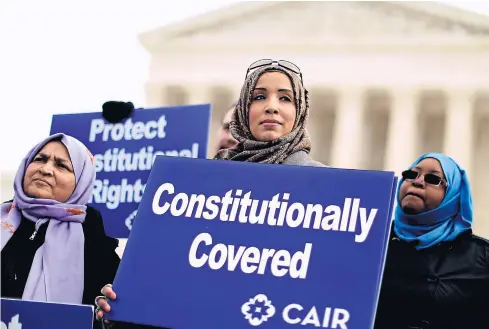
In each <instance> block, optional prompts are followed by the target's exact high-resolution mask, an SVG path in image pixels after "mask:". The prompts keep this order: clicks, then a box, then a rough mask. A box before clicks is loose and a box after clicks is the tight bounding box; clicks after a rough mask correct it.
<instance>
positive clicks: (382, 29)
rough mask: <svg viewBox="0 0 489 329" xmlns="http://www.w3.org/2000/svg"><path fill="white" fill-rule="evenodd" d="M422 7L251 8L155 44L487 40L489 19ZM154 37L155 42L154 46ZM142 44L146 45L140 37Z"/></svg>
mask: <svg viewBox="0 0 489 329" xmlns="http://www.w3.org/2000/svg"><path fill="white" fill-rule="evenodd" d="M421 4H422V6H421V5H420V4H415V5H413V4H408V3H404V2H380V1H314V2H312V1H311V2H307V1H303V2H302V1H293V2H272V3H268V5H263V6H260V5H254V6H255V7H254V10H248V11H243V14H241V15H240V14H239V13H234V14H233V15H229V16H232V17H226V15H225V13H224V12H223V16H221V17H220V19H218V16H216V17H214V18H213V20H209V19H208V20H207V22H206V24H200V26H199V24H198V22H194V25H192V23H190V22H189V24H188V25H187V27H185V25H184V24H182V25H181V26H180V28H170V29H168V30H167V31H165V29H162V30H161V32H162V33H161V34H160V35H159V37H157V39H159V41H160V42H163V41H165V42H171V41H176V42H178V43H180V42H184V43H194V44H201V43H220V42H224V41H226V40H227V41H234V42H246V43H248V44H250V45H252V44H253V42H256V43H257V44H264V43H270V44H274V43H280V44H282V43H284V42H285V43H290V44H293V43H294V42H295V41H297V40H298V39H299V38H300V39H311V40H312V39H314V40H321V39H324V40H325V41H326V40H330V39H338V38H342V39H345V40H349V39H350V40H351V41H355V39H364V38H392V37H406V38H410V37H415V38H422V37H428V38H432V37H442V38H447V37H454V38H461V37H462V38H463V37H487V38H489V17H488V18H487V21H485V20H484V18H485V16H481V15H477V14H472V13H468V12H465V11H460V10H458V9H455V11H454V9H453V8H448V7H447V6H443V5H441V6H440V5H438V7H436V6H435V7H433V6H432V4H430V3H429V2H422V3H421ZM425 5H426V6H425ZM235 6H240V4H237V5H235ZM241 6H243V5H241ZM424 8H427V10H424ZM437 8H438V9H439V10H438V11H437V10H436V9H437ZM428 9H429V10H428ZM217 14H218V13H217ZM214 15H216V14H214ZM464 15H465V16H464ZM470 15H476V17H477V19H470V18H474V17H468V16H470ZM154 37H156V36H155V35H153V41H156V40H154ZM236 38H239V40H236ZM142 39H143V43H144V36H143V38H142ZM163 39H164V40H163Z"/></svg>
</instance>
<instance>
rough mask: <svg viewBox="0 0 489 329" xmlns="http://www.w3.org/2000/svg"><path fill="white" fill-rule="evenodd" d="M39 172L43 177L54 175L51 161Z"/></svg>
mask: <svg viewBox="0 0 489 329" xmlns="http://www.w3.org/2000/svg"><path fill="white" fill-rule="evenodd" d="M39 172H40V173H41V174H43V175H52V174H53V165H52V164H51V161H48V162H46V163H45V164H43V165H42V166H41V168H39Z"/></svg>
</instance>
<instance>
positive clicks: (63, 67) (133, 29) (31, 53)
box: [0, 0, 489, 172]
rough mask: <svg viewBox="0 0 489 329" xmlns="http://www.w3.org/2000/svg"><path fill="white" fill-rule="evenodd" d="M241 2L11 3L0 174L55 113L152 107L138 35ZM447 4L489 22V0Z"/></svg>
mask: <svg viewBox="0 0 489 329" xmlns="http://www.w3.org/2000/svg"><path fill="white" fill-rule="evenodd" d="M234 2H236V1H230V0H227V1H224V0H221V1H212V0H205V1H168V2H167V5H165V4H164V1H163V0H137V1H136V0H131V1H128V0H64V1H60V0H58V1H55V0H42V1H39V0H28V1H27V0H3V1H2V2H1V4H0V44H1V48H0V49H1V52H0V95H1V96H0V99H1V101H2V109H1V111H2V112H1V114H2V121H1V122H2V128H1V129H0V141H1V144H0V147H1V149H0V152H1V153H0V154H2V159H1V161H0V170H2V172H4V171H12V170H16V169H17V167H18V165H19V162H20V161H21V159H22V157H23V156H24V154H25V153H26V152H27V151H28V149H29V148H30V147H31V146H32V145H33V143H36V142H37V141H39V140H41V139H43V138H45V137H46V135H47V134H48V133H49V127H50V123H51V116H52V115H53V114H55V113H69V112H92V111H97V110H100V107H101V104H102V103H103V102H104V101H106V100H111V99H117V100H131V101H133V102H134V103H135V104H136V105H144V103H145V99H144V92H143V83H144V82H145V80H146V75H147V66H148V60H149V56H148V54H147V53H146V52H145V50H144V49H143V48H142V47H141V46H140V45H139V43H138V41H137V35H138V34H139V33H141V32H143V31H146V30H148V29H151V28H154V27H158V26H163V25H166V24H170V23H173V22H177V21H181V20H184V19H187V18H191V17H193V16H195V15H198V14H202V13H205V12H207V11H209V10H214V9H218V8H220V7H222V6H224V5H229V4H232V3H234ZM440 2H444V3H447V2H448V3H451V4H453V5H456V6H459V7H462V8H464V9H467V10H472V11H475V12H478V13H481V14H485V15H487V16H488V19H489V1H440ZM121 76H125V77H126V78H125V79H122V78H121Z"/></svg>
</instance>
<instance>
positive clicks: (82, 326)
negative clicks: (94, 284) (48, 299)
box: [0, 298, 93, 329]
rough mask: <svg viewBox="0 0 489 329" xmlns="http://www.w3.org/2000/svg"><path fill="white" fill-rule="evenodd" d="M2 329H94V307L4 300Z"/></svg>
mask: <svg viewBox="0 0 489 329" xmlns="http://www.w3.org/2000/svg"><path fill="white" fill-rule="evenodd" d="M1 301H2V322H1V327H0V328H1V329H66V328H70V329H92V328H93V306H89V305H72V304H56V303H44V302H34V301H26V300H20V299H9V298H2V299H1Z"/></svg>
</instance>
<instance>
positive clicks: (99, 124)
mask: <svg viewBox="0 0 489 329" xmlns="http://www.w3.org/2000/svg"><path fill="white" fill-rule="evenodd" d="M210 116H211V106H210V105H208V104H206V105H189V106H180V107H165V108H157V109H136V110H134V112H133V114H132V115H131V117H129V118H127V119H126V120H124V121H122V122H120V123H116V124H111V123H108V122H107V121H105V120H104V118H103V117H102V113H101V112H96V113H77V114H62V115H54V116H53V120H52V124H51V134H54V133H58V132H62V133H66V134H68V135H71V136H73V137H75V138H77V139H79V140H80V141H81V142H83V143H84V144H85V145H86V146H87V148H88V149H89V150H90V152H91V153H92V154H93V158H94V164H95V169H96V171H97V178H96V181H95V186H94V189H93V195H92V199H91V200H90V205H92V206H94V207H95V208H97V209H98V210H99V211H100V212H101V214H102V217H103V219H104V224H105V230H106V232H107V234H108V235H110V236H113V237H116V238H127V236H128V235H129V232H130V230H131V228H132V223H133V220H134V218H135V217H136V213H137V209H138V205H139V202H140V201H141V198H142V196H143V191H144V188H145V185H146V180H147V178H148V176H149V172H150V170H151V167H152V165H153V162H154V159H155V158H156V156H157V155H165V156H179V157H188V158H202V159H205V158H206V157H207V143H208V136H209V124H210Z"/></svg>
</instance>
